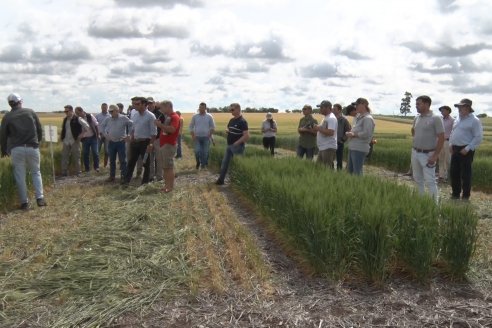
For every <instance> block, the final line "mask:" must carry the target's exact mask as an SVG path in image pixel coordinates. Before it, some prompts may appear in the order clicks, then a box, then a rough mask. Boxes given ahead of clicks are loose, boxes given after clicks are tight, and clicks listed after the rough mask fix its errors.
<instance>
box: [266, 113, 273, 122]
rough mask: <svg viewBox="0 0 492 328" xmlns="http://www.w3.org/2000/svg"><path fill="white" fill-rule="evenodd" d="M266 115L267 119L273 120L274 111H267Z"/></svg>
mask: <svg viewBox="0 0 492 328" xmlns="http://www.w3.org/2000/svg"><path fill="white" fill-rule="evenodd" d="M265 117H266V119H267V120H272V119H273V115H272V113H266V115H265Z"/></svg>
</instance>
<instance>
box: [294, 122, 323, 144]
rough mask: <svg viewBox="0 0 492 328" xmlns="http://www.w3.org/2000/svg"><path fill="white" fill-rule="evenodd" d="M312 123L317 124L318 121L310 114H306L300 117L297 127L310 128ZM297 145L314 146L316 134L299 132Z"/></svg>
mask: <svg viewBox="0 0 492 328" xmlns="http://www.w3.org/2000/svg"><path fill="white" fill-rule="evenodd" d="M314 125H318V121H317V120H316V119H315V118H314V117H313V116H312V115H307V116H304V117H303V118H301V120H300V121H299V126H298V128H312V127H313V126H314ZM299 146H301V147H303V148H314V147H316V135H314V134H312V133H309V132H300V134H299Z"/></svg>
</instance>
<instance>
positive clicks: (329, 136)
mask: <svg viewBox="0 0 492 328" xmlns="http://www.w3.org/2000/svg"><path fill="white" fill-rule="evenodd" d="M316 107H319V111H320V113H321V115H324V116H325V117H324V118H323V121H322V122H321V124H320V125H316V126H315V127H314V129H315V130H316V131H317V132H318V133H317V136H316V144H317V145H318V150H319V152H318V159H317V162H318V163H322V164H324V165H325V166H326V167H329V168H330V169H333V161H334V160H335V155H336V152H337V129H338V121H337V118H336V117H335V115H334V114H333V113H332V112H331V102H329V101H328V100H323V101H322V102H321V103H320V104H319V105H317V106H316Z"/></svg>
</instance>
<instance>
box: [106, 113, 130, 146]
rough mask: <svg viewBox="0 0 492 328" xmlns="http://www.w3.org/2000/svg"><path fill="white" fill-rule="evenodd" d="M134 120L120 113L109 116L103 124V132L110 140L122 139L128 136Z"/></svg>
mask: <svg viewBox="0 0 492 328" xmlns="http://www.w3.org/2000/svg"><path fill="white" fill-rule="evenodd" d="M132 127H133V122H132V121H131V120H130V119H129V118H128V117H127V116H125V115H121V114H118V116H117V117H109V118H107V119H105V120H104V121H103V122H102V124H101V133H102V134H103V135H104V136H105V137H106V138H108V140H110V141H121V140H123V139H125V138H126V137H127V136H128V131H131V130H132Z"/></svg>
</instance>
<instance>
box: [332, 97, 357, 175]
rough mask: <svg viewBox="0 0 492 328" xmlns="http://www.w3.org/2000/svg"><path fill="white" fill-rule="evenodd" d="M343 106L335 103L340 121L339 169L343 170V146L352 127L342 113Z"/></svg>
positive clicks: (338, 137)
mask: <svg viewBox="0 0 492 328" xmlns="http://www.w3.org/2000/svg"><path fill="white" fill-rule="evenodd" d="M342 111H343V110H342V106H341V105H340V104H335V105H333V114H335V117H336V118H337V121H338V127H337V170H341V169H342V168H343V148H344V145H345V141H347V139H348V137H347V135H346V133H347V132H349V131H350V130H351V129H352V126H351V125H350V123H349V121H348V120H347V118H346V117H345V116H343V114H342Z"/></svg>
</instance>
